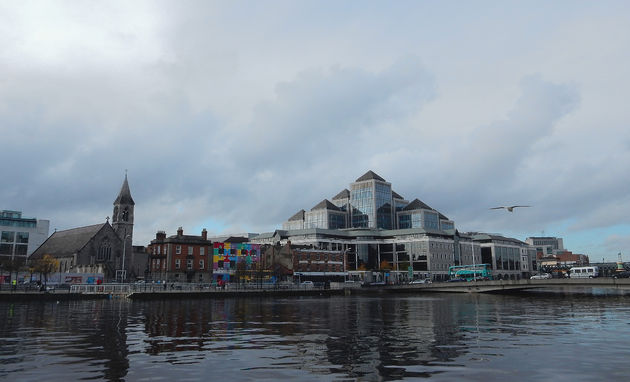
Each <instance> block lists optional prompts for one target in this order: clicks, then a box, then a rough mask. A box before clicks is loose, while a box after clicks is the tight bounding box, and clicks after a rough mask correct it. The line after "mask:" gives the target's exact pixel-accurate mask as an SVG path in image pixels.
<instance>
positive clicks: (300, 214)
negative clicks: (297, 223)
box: [289, 210, 305, 221]
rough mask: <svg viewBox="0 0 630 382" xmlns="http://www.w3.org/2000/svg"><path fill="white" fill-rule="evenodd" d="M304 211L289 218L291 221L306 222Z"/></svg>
mask: <svg viewBox="0 0 630 382" xmlns="http://www.w3.org/2000/svg"><path fill="white" fill-rule="evenodd" d="M304 212H305V211H304V210H299V211H298V212H297V213H296V214H295V215H293V216H291V217H290V218H289V221H294V220H304Z"/></svg>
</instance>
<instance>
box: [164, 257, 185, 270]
mask: <svg viewBox="0 0 630 382" xmlns="http://www.w3.org/2000/svg"><path fill="white" fill-rule="evenodd" d="M158 261H159V260H158ZM181 266H182V261H181V260H180V259H175V269H179V268H181Z"/></svg>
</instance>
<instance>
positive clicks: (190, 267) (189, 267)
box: [186, 259, 193, 270]
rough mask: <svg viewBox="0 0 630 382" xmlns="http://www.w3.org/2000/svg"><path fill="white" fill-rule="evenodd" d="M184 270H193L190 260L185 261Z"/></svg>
mask: <svg viewBox="0 0 630 382" xmlns="http://www.w3.org/2000/svg"><path fill="white" fill-rule="evenodd" d="M186 268H187V269H189V270H190V269H193V261H192V259H188V260H186Z"/></svg>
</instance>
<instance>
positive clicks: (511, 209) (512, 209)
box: [490, 206, 531, 212]
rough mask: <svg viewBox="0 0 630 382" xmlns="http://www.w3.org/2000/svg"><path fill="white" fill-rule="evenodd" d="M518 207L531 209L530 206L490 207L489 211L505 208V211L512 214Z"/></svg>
mask: <svg viewBox="0 0 630 382" xmlns="http://www.w3.org/2000/svg"><path fill="white" fill-rule="evenodd" d="M518 207H531V206H501V207H492V208H490V209H491V210H500V209H502V208H505V209H506V210H508V211H510V212H514V209H515V208H518Z"/></svg>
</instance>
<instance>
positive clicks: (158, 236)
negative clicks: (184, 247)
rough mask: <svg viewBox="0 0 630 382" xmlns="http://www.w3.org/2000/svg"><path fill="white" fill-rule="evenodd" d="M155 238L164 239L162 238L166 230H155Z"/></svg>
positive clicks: (164, 237)
mask: <svg viewBox="0 0 630 382" xmlns="http://www.w3.org/2000/svg"><path fill="white" fill-rule="evenodd" d="M155 239H156V240H164V239H166V232H164V231H157V233H156V234H155Z"/></svg>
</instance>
